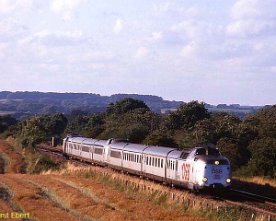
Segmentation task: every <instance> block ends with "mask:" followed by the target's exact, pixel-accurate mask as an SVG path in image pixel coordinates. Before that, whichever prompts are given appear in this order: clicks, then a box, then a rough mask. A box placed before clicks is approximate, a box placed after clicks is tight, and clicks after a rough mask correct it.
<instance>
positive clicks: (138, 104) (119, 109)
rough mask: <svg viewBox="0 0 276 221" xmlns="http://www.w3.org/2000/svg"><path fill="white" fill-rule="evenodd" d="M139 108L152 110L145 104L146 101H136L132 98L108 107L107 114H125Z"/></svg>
mask: <svg viewBox="0 0 276 221" xmlns="http://www.w3.org/2000/svg"><path fill="white" fill-rule="evenodd" d="M138 108H143V109H146V110H150V109H149V107H148V106H147V105H146V104H145V103H144V101H140V100H135V99H132V98H125V99H123V100H120V101H117V102H116V103H115V104H113V103H110V104H109V106H108V107H107V113H108V114H124V113H126V112H129V111H132V110H134V109H138Z"/></svg>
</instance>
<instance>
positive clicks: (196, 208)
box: [46, 164, 251, 221]
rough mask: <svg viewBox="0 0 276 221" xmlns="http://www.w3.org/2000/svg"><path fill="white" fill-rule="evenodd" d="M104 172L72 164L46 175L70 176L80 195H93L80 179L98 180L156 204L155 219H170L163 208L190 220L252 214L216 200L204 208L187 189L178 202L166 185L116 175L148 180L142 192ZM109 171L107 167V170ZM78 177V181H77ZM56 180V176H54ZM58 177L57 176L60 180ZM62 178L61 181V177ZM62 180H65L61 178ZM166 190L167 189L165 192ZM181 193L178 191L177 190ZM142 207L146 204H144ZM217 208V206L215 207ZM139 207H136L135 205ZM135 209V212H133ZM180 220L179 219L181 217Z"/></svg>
mask: <svg viewBox="0 0 276 221" xmlns="http://www.w3.org/2000/svg"><path fill="white" fill-rule="evenodd" d="M103 170H104V171H106V169H105V168H95V167H91V168H81V167H75V166H74V165H70V164H69V166H68V167H67V168H66V169H63V170H60V171H59V172H58V171H56V172H54V173H52V172H50V171H49V172H48V174H56V175H58V176H61V177H62V176H64V175H66V177H70V180H71V181H70V182H67V183H66V184H67V185H69V186H71V187H73V188H78V189H79V190H80V191H81V192H82V193H83V194H86V195H90V196H92V197H93V194H92V195H91V192H89V189H88V188H87V187H89V186H88V185H89V184H88V185H87V186H81V187H80V186H78V187H76V185H79V180H83V179H85V180H87V181H88V183H90V184H91V183H94V182H96V183H98V184H101V185H103V186H104V187H105V188H112V189H115V190H116V191H118V192H120V193H121V194H122V195H125V196H127V197H128V198H129V199H133V200H135V201H137V202H143V201H146V202H150V203H152V204H154V205H156V206H157V208H158V213H159V215H160V217H159V218H158V219H161V220H170V219H169V217H166V216H163V215H162V212H161V211H162V209H166V210H169V211H171V212H172V211H174V212H177V214H178V215H181V217H186V216H189V217H190V218H189V219H188V220H190V219H195V220H198V219H203V220H204V219H206V220H223V221H224V220H240V221H241V220H248V218H249V217H248V216H250V215H251V214H248V211H246V210H243V209H242V208H240V207H235V206H224V207H222V206H221V204H220V203H218V204H217V205H218V207H213V206H212V205H211V203H210V204H209V207H206V204H202V202H203V201H204V199H203V198H201V197H200V196H195V195H193V194H190V193H188V192H187V191H185V192H183V193H184V194H186V195H191V196H189V197H187V198H186V201H183V202H181V201H179V200H172V198H171V195H170V192H174V191H172V189H170V188H168V187H165V186H163V185H160V184H155V183H153V182H151V181H144V180H141V179H139V178H136V177H133V176H132V177H130V176H127V175H123V174H119V175H118V176H126V177H127V179H128V180H129V183H131V182H135V180H136V181H137V182H138V183H141V181H142V182H143V183H147V186H148V187H149V189H150V191H144V189H143V188H141V185H140V188H139V187H138V186H137V185H126V183H125V182H122V180H120V179H116V176H117V175H116V174H112V170H111V172H110V173H106V172H103ZM107 170H108V169H107ZM46 174H47V173H46ZM76 178H77V180H76ZM57 179H59V178H57ZM59 180H60V179H59ZM60 181H61V180H60ZM73 181H74V182H73ZM62 182H64V181H62ZM167 190H168V191H167ZM179 192H181V191H179ZM191 198H194V200H195V201H194V202H196V204H195V205H193V203H192V202H191V200H190V199H191ZM114 205H116V204H111V205H109V206H111V207H115V206H114ZM144 206H145V205H144ZM217 208H219V209H218V210H217ZM137 209H138V208H137ZM136 212H137V211H136ZM177 217H178V216H175V219H174V220H177ZM180 220H182V219H180Z"/></svg>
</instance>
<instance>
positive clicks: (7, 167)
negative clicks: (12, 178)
mask: <svg viewBox="0 0 276 221" xmlns="http://www.w3.org/2000/svg"><path fill="white" fill-rule="evenodd" d="M0 158H1V160H0V167H1V169H0V172H2V173H21V171H22V168H23V166H24V160H23V157H22V155H21V154H20V153H18V152H17V151H16V150H14V148H13V147H12V146H11V145H9V144H8V143H7V142H5V141H3V140H0Z"/></svg>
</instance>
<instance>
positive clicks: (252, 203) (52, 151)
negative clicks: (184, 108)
mask: <svg viewBox="0 0 276 221" xmlns="http://www.w3.org/2000/svg"><path fill="white" fill-rule="evenodd" d="M36 149H37V150H38V151H40V152H42V153H47V154H48V155H52V156H56V157H62V158H63V159H64V160H65V161H66V160H68V161H70V162H72V163H73V164H75V165H78V166H91V163H88V162H84V161H80V160H76V159H66V157H64V155H63V153H62V150H61V149H59V148H54V147H45V146H40V147H37V148H36ZM181 190H182V191H183V189H181ZM207 198H208V197H207ZM210 199H215V200H218V201H224V202H226V203H227V204H230V205H235V206H240V207H243V208H246V209H249V210H251V211H255V212H256V213H261V214H265V215H266V216H267V217H269V219H268V220H269V221H270V220H276V199H273V198H269V197H265V196H261V195H257V194H253V193H250V192H246V191H241V190H237V189H230V190H229V192H228V193H227V194H222V195H221V196H219V195H216V196H215V197H210ZM253 216H254V213H252V219H253Z"/></svg>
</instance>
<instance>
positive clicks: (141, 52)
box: [135, 47, 149, 60]
mask: <svg viewBox="0 0 276 221" xmlns="http://www.w3.org/2000/svg"><path fill="white" fill-rule="evenodd" d="M148 54H149V49H148V48H146V47H139V48H138V49H137V51H136V53H135V58H136V59H138V60H141V59H144V58H145V57H147V56H148Z"/></svg>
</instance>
